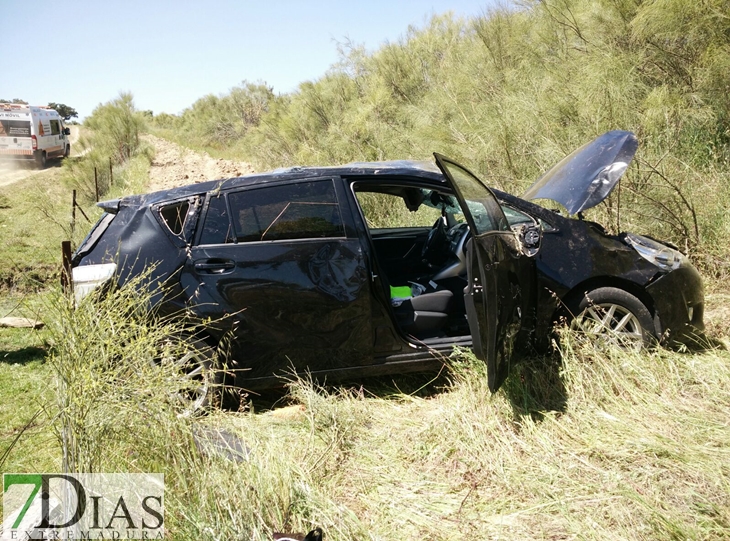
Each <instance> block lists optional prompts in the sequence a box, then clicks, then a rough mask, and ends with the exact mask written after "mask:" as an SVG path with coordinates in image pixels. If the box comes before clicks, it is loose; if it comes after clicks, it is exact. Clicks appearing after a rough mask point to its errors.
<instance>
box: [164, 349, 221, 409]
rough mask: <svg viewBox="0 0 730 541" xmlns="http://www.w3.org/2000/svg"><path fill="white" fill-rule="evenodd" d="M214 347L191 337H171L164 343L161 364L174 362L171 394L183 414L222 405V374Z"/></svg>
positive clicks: (168, 364)
mask: <svg viewBox="0 0 730 541" xmlns="http://www.w3.org/2000/svg"><path fill="white" fill-rule="evenodd" d="M214 357H215V355H214V351H213V348H212V347H210V346H209V345H208V344H206V343H205V342H204V341H202V340H199V339H196V338H192V337H184V336H183V337H170V338H168V339H167V341H166V342H165V344H163V355H162V358H161V359H160V360H159V362H160V364H161V365H167V367H169V366H170V365H172V368H174V369H175V370H176V371H177V375H178V376H179V379H178V380H177V382H176V384H175V386H174V389H172V390H171V391H172V396H173V397H174V400H175V402H177V405H178V407H179V408H180V416H182V417H189V416H192V415H200V414H202V413H205V412H206V411H207V410H209V409H211V408H213V407H218V406H220V397H221V390H222V383H223V373H222V372H221V371H220V370H216V369H215V366H214V363H213V360H214Z"/></svg>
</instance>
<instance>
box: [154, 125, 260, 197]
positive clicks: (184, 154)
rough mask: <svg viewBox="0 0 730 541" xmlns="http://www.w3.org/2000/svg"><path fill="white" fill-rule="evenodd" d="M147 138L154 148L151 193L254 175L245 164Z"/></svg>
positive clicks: (248, 165) (157, 138)
mask: <svg viewBox="0 0 730 541" xmlns="http://www.w3.org/2000/svg"><path fill="white" fill-rule="evenodd" d="M145 139H146V140H147V141H149V142H150V144H152V145H153V146H154V147H155V158H154V160H153V161H152V165H151V167H150V184H149V189H148V191H150V192H155V191H158V190H167V189H170V188H177V187H179V186H185V185H187V184H194V183H196V182H204V181H206V180H216V179H220V178H231V177H239V176H242V175H247V174H249V173H253V172H254V169H253V167H252V166H251V164H249V163H246V162H237V161H233V160H223V159H220V158H213V157H212V156H210V155H209V154H207V153H205V152H195V151H193V150H190V149H187V148H184V147H181V146H180V145H177V144H175V143H172V142H170V141H167V140H165V139H161V138H159V137H155V136H154V135H145Z"/></svg>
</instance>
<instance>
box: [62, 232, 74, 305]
mask: <svg viewBox="0 0 730 541" xmlns="http://www.w3.org/2000/svg"><path fill="white" fill-rule="evenodd" d="M61 263H62V265H63V270H62V272H61V289H62V290H63V291H64V293H69V294H70V295H73V281H72V280H71V241H70V240H64V241H62V242H61Z"/></svg>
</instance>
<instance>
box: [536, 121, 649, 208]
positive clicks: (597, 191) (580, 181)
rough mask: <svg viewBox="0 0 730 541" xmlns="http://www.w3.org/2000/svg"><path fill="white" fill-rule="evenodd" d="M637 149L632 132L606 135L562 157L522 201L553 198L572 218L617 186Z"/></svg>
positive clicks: (618, 131) (593, 205)
mask: <svg viewBox="0 0 730 541" xmlns="http://www.w3.org/2000/svg"><path fill="white" fill-rule="evenodd" d="M638 146H639V142H638V140H637V139H636V136H635V135H634V134H633V133H631V132H628V131H620V130H615V131H610V132H606V133H604V134H603V135H601V136H600V137H597V138H596V139H594V140H593V141H591V142H590V143H588V144H586V145H583V146H582V147H580V148H579V149H578V150H576V151H574V152H573V153H572V154H570V155H569V156H567V157H565V158H563V160H562V161H561V162H560V163H559V164H557V165H556V166H554V167H553V168H552V169H550V170H549V171H548V172H547V173H545V174H544V175H543V176H542V177H541V178H540V179H539V180H538V181H537V182H535V184H533V185H532V186H530V188H529V189H528V190H527V191H526V192H525V193H524V194H523V195H522V199H527V200H532V199H552V200H553V201H557V202H558V203H560V204H562V205H563V206H564V207H565V208H566V209H567V210H568V213H569V214H571V215H572V214H577V213H578V212H582V211H584V210H586V209H589V208H592V207H595V206H596V205H597V204H598V203H600V202H601V201H603V200H604V199H606V197H608V194H610V193H611V191H612V190H613V189H614V188H615V187H616V184H618V181H619V179H620V178H621V175H623V174H624V171H626V169H627V168H628V166H629V163H630V162H631V160H632V159H633V157H634V154H636V149H637V148H638Z"/></svg>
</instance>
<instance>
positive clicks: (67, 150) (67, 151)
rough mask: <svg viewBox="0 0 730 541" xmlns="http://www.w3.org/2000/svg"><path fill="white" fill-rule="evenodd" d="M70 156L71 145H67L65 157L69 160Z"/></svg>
mask: <svg viewBox="0 0 730 541" xmlns="http://www.w3.org/2000/svg"><path fill="white" fill-rule="evenodd" d="M69 154H71V145H66V150H64V152H63V157H64V158H68V156H69Z"/></svg>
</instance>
